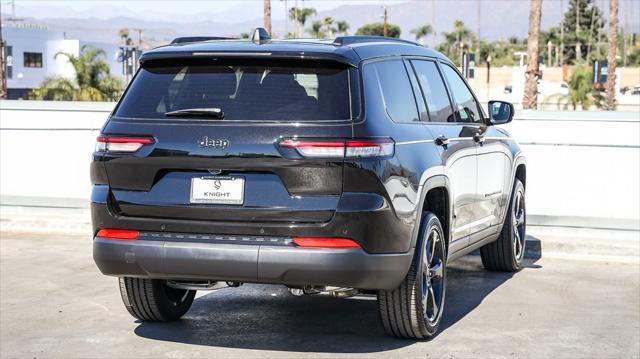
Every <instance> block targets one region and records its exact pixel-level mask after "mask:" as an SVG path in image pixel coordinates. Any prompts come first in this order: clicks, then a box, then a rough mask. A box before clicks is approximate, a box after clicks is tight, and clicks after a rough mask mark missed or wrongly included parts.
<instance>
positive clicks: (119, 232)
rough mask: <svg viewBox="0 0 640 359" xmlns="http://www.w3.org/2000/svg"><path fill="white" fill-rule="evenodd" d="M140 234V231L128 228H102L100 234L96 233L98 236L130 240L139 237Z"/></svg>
mask: <svg viewBox="0 0 640 359" xmlns="http://www.w3.org/2000/svg"><path fill="white" fill-rule="evenodd" d="M139 235H140V232H138V231H132V230H128V229H101V230H99V231H98V234H96V237H101V238H108V239H119V240H125V241H128V240H132V239H138V236H139Z"/></svg>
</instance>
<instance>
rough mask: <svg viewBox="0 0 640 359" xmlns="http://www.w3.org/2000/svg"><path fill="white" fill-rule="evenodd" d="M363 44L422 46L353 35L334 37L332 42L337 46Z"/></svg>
mask: <svg viewBox="0 0 640 359" xmlns="http://www.w3.org/2000/svg"><path fill="white" fill-rule="evenodd" d="M364 42H399V43H404V44H408V45H415V46H422V45H420V44H418V43H417V42H413V41H409V40H402V39H398V38H396V37H385V36H369V35H353V36H340V37H336V39H335V40H333V44H334V45H338V46H345V45H351V44H359V43H364Z"/></svg>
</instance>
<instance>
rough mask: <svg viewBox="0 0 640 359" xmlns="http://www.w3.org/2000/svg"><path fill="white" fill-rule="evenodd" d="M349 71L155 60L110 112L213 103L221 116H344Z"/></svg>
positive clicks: (144, 112)
mask: <svg viewBox="0 0 640 359" xmlns="http://www.w3.org/2000/svg"><path fill="white" fill-rule="evenodd" d="M210 62H214V61H210ZM349 76H350V74H349V70H348V69H347V68H345V67H344V66H343V65H339V64H335V65H331V66H326V65H323V66H311V65H306V66H300V65H295V66H283V65H282V64H281V63H280V64H278V65H276V66H270V65H260V64H255V63H253V64H233V63H216V64H214V65H203V64H201V63H197V64H184V65H176V64H167V63H164V64H155V65H151V66H145V67H144V68H142V69H140V71H139V73H138V74H137V75H136V77H135V79H134V81H133V82H132V84H131V86H130V87H129V89H128V90H127V92H126V94H125V96H124V98H123V99H122V101H121V103H120V104H119V106H118V108H117V110H116V113H115V116H116V117H120V118H149V119H151V118H153V119H158V118H160V119H162V118H169V116H166V115H165V114H166V113H167V112H171V111H179V110H185V109H198V108H206V109H211V108H219V109H220V110H222V112H223V113H224V117H223V119H222V120H223V121H292V122H298V121H337V120H348V119H351V118H352V117H353V116H352V111H351V100H350V99H351V97H350V93H351V92H350V88H349V86H350V81H349ZM196 117H198V116H196ZM171 118H175V117H171ZM192 118H193V117H192ZM213 120H215V121H219V120H220V119H213Z"/></svg>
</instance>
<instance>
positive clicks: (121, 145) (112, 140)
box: [96, 135, 155, 153]
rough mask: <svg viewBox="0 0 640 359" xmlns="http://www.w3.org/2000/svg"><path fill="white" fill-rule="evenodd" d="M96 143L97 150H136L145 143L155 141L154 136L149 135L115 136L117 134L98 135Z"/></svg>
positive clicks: (148, 143)
mask: <svg viewBox="0 0 640 359" xmlns="http://www.w3.org/2000/svg"><path fill="white" fill-rule="evenodd" d="M97 141H98V142H97V143H96V152H129V153H131V152H136V151H137V150H139V149H140V148H142V146H144V145H150V144H153V143H155V141H154V140H153V138H149V137H115V136H104V135H101V136H98V138H97Z"/></svg>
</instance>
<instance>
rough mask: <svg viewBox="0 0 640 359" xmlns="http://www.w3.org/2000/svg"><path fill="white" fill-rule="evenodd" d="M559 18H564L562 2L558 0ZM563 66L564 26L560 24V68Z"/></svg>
mask: <svg viewBox="0 0 640 359" xmlns="http://www.w3.org/2000/svg"><path fill="white" fill-rule="evenodd" d="M560 18H561V19H563V18H564V0H560ZM563 65H564V24H563V23H560V66H563Z"/></svg>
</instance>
